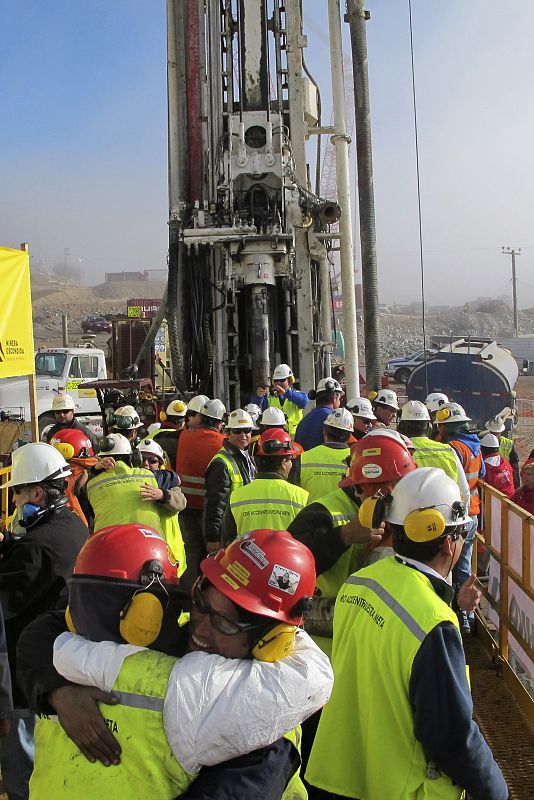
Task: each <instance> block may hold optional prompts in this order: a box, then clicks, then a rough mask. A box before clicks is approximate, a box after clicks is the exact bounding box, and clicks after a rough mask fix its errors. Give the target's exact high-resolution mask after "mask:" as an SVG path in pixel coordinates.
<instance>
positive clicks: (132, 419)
mask: <svg viewBox="0 0 534 800" xmlns="http://www.w3.org/2000/svg"><path fill="white" fill-rule="evenodd" d="M142 425H143V423H142V422H141V420H140V418H139V414H138V413H137V411H136V410H135V408H134V407H133V406H121V407H120V408H116V409H115V411H114V412H113V419H112V421H111V427H112V428H117V429H118V430H121V431H132V430H134V429H135V428H141V427H142Z"/></svg>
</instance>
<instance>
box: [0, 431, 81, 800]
mask: <svg viewBox="0 0 534 800" xmlns="http://www.w3.org/2000/svg"><path fill="white" fill-rule="evenodd" d="M69 474H70V467H69V465H68V464H67V462H66V461H65V459H64V458H63V456H62V455H61V453H59V452H58V451H57V450H56V448H55V447H52V446H51V445H49V444H45V443H44V442H36V443H32V444H27V445H24V447H21V448H20V449H19V450H15V452H14V453H13V468H12V473H11V480H10V481H9V483H8V486H11V487H12V488H13V496H14V502H15V506H16V508H17V522H16V523H15V525H14V527H13V531H4V532H3V533H0V553H1V555H2V558H1V560H0V602H1V604H2V609H3V612H4V617H5V629H6V638H7V649H8V656H9V664H10V668H11V676H12V691H13V704H14V707H15V710H14V712H13V717H12V725H11V731H10V732H9V733H8V735H7V736H6V737H5V738H4V739H3V740H2V741H1V743H0V765H1V769H2V778H3V780H4V784H5V786H6V789H7V793H8V796H9V798H10V800H26V798H27V797H28V781H29V778H30V775H31V772H32V769H33V730H34V725H35V717H34V715H33V712H31V711H30V709H29V708H28V703H27V701H26V698H25V697H24V694H23V693H22V691H21V689H20V687H19V686H18V683H17V681H16V679H15V675H16V647H17V642H18V639H19V637H20V635H21V633H22V631H23V630H24V628H25V627H26V625H28V624H29V623H30V622H32V620H34V619H35V618H36V617H37V616H39V614H42V613H43V612H44V611H48V610H50V609H56V608H64V607H65V604H66V597H67V583H66V582H67V579H68V578H69V577H70V575H71V573H72V569H73V567H74V562H75V560H76V557H77V555H78V552H79V551H80V549H81V547H82V545H83V543H84V542H85V540H86V539H87V536H88V533H89V532H88V530H87V527H86V526H85V525H84V524H83V522H82V521H81V519H80V518H79V517H78V515H77V514H75V513H74V512H73V511H70V510H69V509H68V508H67V498H66V496H65V488H66V485H67V482H66V480H65V478H66V476H67V475H69Z"/></svg>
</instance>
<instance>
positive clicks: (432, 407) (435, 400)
mask: <svg viewBox="0 0 534 800" xmlns="http://www.w3.org/2000/svg"><path fill="white" fill-rule="evenodd" d="M448 402H449V398H448V397H447V395H446V394H443V392H430V394H429V395H428V397H427V398H426V400H425V406H426V407H427V408H428V410H429V411H430V413H431V414H433V413H434V411H437V410H438V408H441V406H443V405H445V403H448Z"/></svg>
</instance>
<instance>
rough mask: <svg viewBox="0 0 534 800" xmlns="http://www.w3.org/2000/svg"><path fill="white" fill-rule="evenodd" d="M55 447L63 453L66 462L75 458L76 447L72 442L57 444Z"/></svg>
mask: <svg viewBox="0 0 534 800" xmlns="http://www.w3.org/2000/svg"><path fill="white" fill-rule="evenodd" d="M54 447H55V448H56V450H58V451H59V452H60V453H61V455H62V456H63V458H64V459H65V461H68V460H69V458H73V457H74V447H73V446H72V445H71V444H70V442H55V443H54Z"/></svg>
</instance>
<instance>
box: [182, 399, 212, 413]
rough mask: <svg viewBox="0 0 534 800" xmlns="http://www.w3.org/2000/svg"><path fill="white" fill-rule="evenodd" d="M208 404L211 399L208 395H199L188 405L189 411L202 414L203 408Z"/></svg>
mask: <svg viewBox="0 0 534 800" xmlns="http://www.w3.org/2000/svg"><path fill="white" fill-rule="evenodd" d="M208 402H209V397H208V395H207V394H197V395H196V396H195V397H192V398H191V400H190V401H189V403H188V404H187V410H188V411H194V412H195V413H196V414H200V412H201V411H202V406H204V405H206V403H208Z"/></svg>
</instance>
